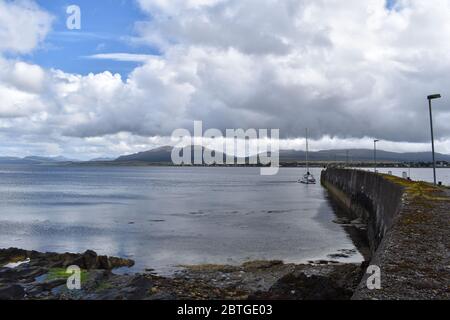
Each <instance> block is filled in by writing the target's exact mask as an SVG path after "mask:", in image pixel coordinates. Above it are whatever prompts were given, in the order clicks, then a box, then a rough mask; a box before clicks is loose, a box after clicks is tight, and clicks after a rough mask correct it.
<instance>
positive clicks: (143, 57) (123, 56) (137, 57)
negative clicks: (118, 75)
mask: <svg viewBox="0 0 450 320" xmlns="http://www.w3.org/2000/svg"><path fill="white" fill-rule="evenodd" d="M152 57H153V56H152V55H148V54H134V53H99V54H94V55H91V56H87V57H85V58H88V59H99V60H114V61H122V62H146V61H148V60H149V59H151V58H152Z"/></svg>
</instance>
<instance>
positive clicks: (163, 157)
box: [115, 146, 450, 163]
mask: <svg viewBox="0 0 450 320" xmlns="http://www.w3.org/2000/svg"><path fill="white" fill-rule="evenodd" d="M191 148H193V147H192V146H191ZM198 148H200V147H198ZM347 151H348V160H350V161H372V160H373V150H370V149H350V150H323V151H316V152H310V153H309V159H310V160H311V161H346V160H347ZM192 152H193V149H192ZM171 153H172V147H169V146H166V147H161V148H157V149H153V150H149V151H145V152H140V153H136V154H132V155H126V156H122V157H119V158H117V159H116V160H115V161H116V162H131V161H137V162H148V163H163V162H164V163H171V162H172V160H171ZM305 158H306V153H305V151H296V150H281V151H280V161H281V162H290V161H304V160H305ZM431 159H432V157H431V152H408V153H396V152H389V151H383V150H377V160H378V161H388V162H430V161H431ZM436 161H448V162H450V155H447V154H440V153H437V154H436Z"/></svg>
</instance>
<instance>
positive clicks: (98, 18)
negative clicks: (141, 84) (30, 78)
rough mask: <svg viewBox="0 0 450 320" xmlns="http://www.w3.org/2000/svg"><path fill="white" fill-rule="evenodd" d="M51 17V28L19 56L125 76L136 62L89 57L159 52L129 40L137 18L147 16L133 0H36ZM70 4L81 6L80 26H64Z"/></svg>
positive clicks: (83, 71)
mask: <svg viewBox="0 0 450 320" xmlns="http://www.w3.org/2000/svg"><path fill="white" fill-rule="evenodd" d="M37 2H38V4H39V5H40V6H41V7H42V8H43V9H45V10H47V11H48V12H50V13H51V14H52V15H53V16H54V17H55V21H54V23H53V30H52V31H51V32H50V33H49V34H48V36H47V38H46V40H45V42H44V43H43V44H41V46H40V47H39V48H38V49H37V50H36V51H34V52H33V53H32V54H29V55H25V56H22V57H21V58H22V59H24V60H26V61H29V62H32V63H36V64H39V65H41V66H43V67H45V68H57V69H61V70H63V71H65V72H70V73H77V74H83V75H85V74H88V73H90V72H93V73H99V72H103V71H106V70H108V71H111V72H113V73H120V74H121V75H122V77H126V76H127V75H128V74H129V73H130V72H131V71H132V70H133V69H134V68H135V67H136V66H137V65H139V62H132V61H114V60H107V59H89V58H86V57H88V56H91V55H97V54H105V53H108V54H109V53H131V54H140V55H144V54H153V55H154V54H159V52H158V51H157V50H156V49H155V48H150V47H148V46H138V45H136V44H133V43H131V42H130V41H129V38H130V37H132V36H133V35H134V25H135V23H136V21H140V20H144V19H147V20H148V19H149V18H148V16H145V15H144V14H143V13H142V12H141V11H140V9H139V8H138V6H137V4H136V2H135V1H134V0H120V1H118V0H96V1H92V0H76V1H74V0H73V1H66V0H40V1H39V0H38V1H37ZM70 5H78V6H79V7H80V9H81V30H69V29H67V27H66V21H67V18H68V16H69V15H68V14H67V13H66V9H67V7H68V6H70Z"/></svg>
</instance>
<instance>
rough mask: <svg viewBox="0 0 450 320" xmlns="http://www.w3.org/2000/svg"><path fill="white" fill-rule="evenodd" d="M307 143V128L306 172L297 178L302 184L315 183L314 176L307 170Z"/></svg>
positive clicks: (307, 147)
mask: <svg viewBox="0 0 450 320" xmlns="http://www.w3.org/2000/svg"><path fill="white" fill-rule="evenodd" d="M308 153H309V145H308V129H306V172H305V174H304V175H303V178H301V179H299V180H298V182H299V183H303V184H316V178H314V176H313V175H312V174H311V173H310V172H309V157H308Z"/></svg>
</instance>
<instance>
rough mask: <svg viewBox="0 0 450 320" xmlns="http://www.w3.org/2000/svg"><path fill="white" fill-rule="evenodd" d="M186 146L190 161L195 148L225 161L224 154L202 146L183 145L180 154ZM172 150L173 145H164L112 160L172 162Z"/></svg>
mask: <svg viewBox="0 0 450 320" xmlns="http://www.w3.org/2000/svg"><path fill="white" fill-rule="evenodd" d="M188 148H190V149H191V150H190V151H191V163H194V153H195V151H197V150H200V151H201V152H202V153H204V152H211V154H212V155H213V156H214V157H216V158H222V159H223V160H224V161H225V155H224V154H222V153H219V152H216V151H213V150H209V149H207V148H205V147H202V146H188V147H185V148H184V149H183V150H182V151H180V156H181V155H183V154H184V153H183V152H186V151H188ZM172 150H173V147H171V146H165V147H161V148H156V149H153V150H149V151H144V152H139V153H135V154H130V155H126V156H121V157H119V158H117V159H116V160H114V162H147V163H172Z"/></svg>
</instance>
